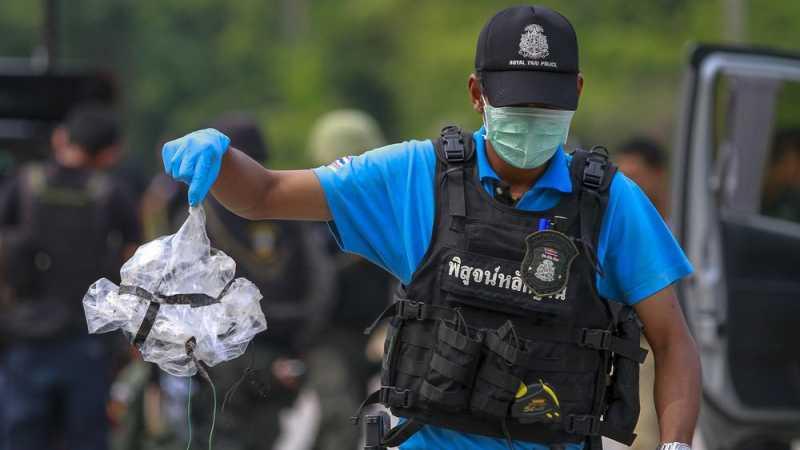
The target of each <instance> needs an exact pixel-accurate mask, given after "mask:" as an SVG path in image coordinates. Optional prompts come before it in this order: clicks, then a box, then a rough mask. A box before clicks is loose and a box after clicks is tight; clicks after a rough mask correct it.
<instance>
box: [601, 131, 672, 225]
mask: <svg viewBox="0 0 800 450" xmlns="http://www.w3.org/2000/svg"><path fill="white" fill-rule="evenodd" d="M614 161H615V162H616V163H617V165H618V166H619V169H620V170H621V171H622V173H624V174H625V175H627V176H628V178H630V179H631V180H633V181H635V182H636V184H638V185H639V187H640V188H642V190H643V191H644V193H645V194H647V196H648V197H649V198H650V201H651V202H653V206H655V207H656V209H657V210H658V212H659V213H661V217H663V218H664V220H667V218H668V217H669V171H668V167H667V154H666V152H665V151H664V148H663V147H662V146H661V144H659V143H658V142H657V141H655V140H654V139H651V138H649V137H645V136H638V137H634V138H631V139H630V140H628V141H626V142H625V143H623V144H622V145H620V147H619V149H618V150H617V151H616V152H615V153H614Z"/></svg>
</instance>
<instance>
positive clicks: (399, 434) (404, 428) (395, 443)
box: [382, 419, 425, 447]
mask: <svg viewBox="0 0 800 450" xmlns="http://www.w3.org/2000/svg"><path fill="white" fill-rule="evenodd" d="M423 426H425V424H424V423H422V422H420V421H418V420H415V419H408V420H406V421H405V422H403V423H401V424H400V425H398V426H396V427H394V428H392V429H391V430H389V432H388V433H386V436H385V437H384V438H383V442H382V444H383V445H385V446H386V447H399V446H400V444H402V443H403V442H405V441H407V440H408V438H410V437H411V436H413V435H414V433H416V432H417V431H419V430H420V429H422V427H423Z"/></svg>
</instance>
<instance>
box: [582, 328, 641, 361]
mask: <svg viewBox="0 0 800 450" xmlns="http://www.w3.org/2000/svg"><path fill="white" fill-rule="evenodd" d="M577 343H578V345H580V346H582V347H586V348H591V349H595V350H608V351H610V352H612V353H616V354H617V355H620V356H624V357H625V358H628V359H630V360H633V361H636V362H638V363H639V364H641V363H643V362H644V360H645V358H646V357H647V350H645V349H643V348H641V347H639V342H633V341H629V340H625V339H623V338H620V337H618V336H614V335H613V334H611V332H610V331H608V330H600V329H592V328H581V329H580V330H578V335H577Z"/></svg>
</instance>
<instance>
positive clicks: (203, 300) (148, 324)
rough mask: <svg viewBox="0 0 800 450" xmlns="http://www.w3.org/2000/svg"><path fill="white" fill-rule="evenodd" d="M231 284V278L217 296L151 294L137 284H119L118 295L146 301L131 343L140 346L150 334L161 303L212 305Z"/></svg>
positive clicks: (217, 301) (192, 305)
mask: <svg viewBox="0 0 800 450" xmlns="http://www.w3.org/2000/svg"><path fill="white" fill-rule="evenodd" d="M231 284H233V280H231V281H229V282H228V284H227V285H226V286H225V288H224V289H222V292H221V293H220V295H219V297H218V298H214V297H211V296H208V295H206V294H175V295H158V294H153V293H152V292H150V291H148V290H147V289H143V288H140V287H139V286H130V285H127V284H123V285H120V287H119V289H118V290H117V294H118V295H126V294H127V295H133V296H135V297H139V298H141V299H142V300H145V301H147V302H148V305H147V311H146V312H145V313H144V318H143V319H142V323H141V324H139V329H138V330H137V331H136V335H135V336H134V337H133V341H132V344H133V345H135V346H136V347H141V345H142V344H143V343H144V341H145V340H147V336H148V335H150V331H151V330H152V329H153V324H155V321H156V316H158V310H159V309H160V308H161V305H162V304H163V305H189V306H190V307H192V308H198V307H201V306H208V305H213V304H215V303H219V299H220V298H222V296H224V295H225V293H226V292H227V291H228V288H230V286H231Z"/></svg>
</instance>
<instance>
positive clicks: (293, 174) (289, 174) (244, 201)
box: [211, 148, 330, 220]
mask: <svg viewBox="0 0 800 450" xmlns="http://www.w3.org/2000/svg"><path fill="white" fill-rule="evenodd" d="M211 192H212V194H213V195H214V197H216V199H217V200H219V202H220V203H222V204H223V205H224V206H225V207H226V208H228V209H229V210H230V211H231V212H233V213H235V214H237V215H239V216H242V217H244V218H247V219H252V220H259V219H297V220H330V212H329V211H328V206H327V203H326V202H325V196H324V193H323V191H322V187H321V186H320V184H319V180H317V177H316V176H315V175H314V173H313V172H311V171H310V170H286V171H276V170H268V169H266V168H264V167H263V166H262V165H261V164H259V163H258V162H256V161H255V160H253V159H251V158H250V157H248V156H247V155H245V154H244V153H243V152H241V151H239V150H236V149H235V148H230V149H229V150H228V151H227V152H226V153H225V155H224V156H223V158H222V166H221V169H220V173H219V177H218V178H217V180H216V182H215V183H214V185H213V186H212V188H211Z"/></svg>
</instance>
